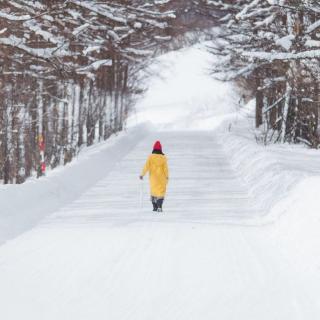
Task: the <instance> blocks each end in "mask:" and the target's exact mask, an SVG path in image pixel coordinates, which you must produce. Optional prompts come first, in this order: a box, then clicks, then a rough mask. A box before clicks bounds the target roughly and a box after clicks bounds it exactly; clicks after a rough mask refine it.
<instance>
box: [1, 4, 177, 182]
mask: <svg viewBox="0 0 320 320" xmlns="http://www.w3.org/2000/svg"><path fill="white" fill-rule="evenodd" d="M175 18H176V16H175V14H174V12H173V11H171V10H169V11H168V10H165V7H164V4H163V3H161V1H149V2H148V3H147V5H146V2H145V1H142V0H131V1H126V0H112V1H96V0H91V1H80V0H67V1H65V0H57V1H50V0H45V1H26V0H3V1H1V2H0V181H3V182H4V183H5V184H7V183H22V182H24V181H25V179H26V178H28V177H30V176H34V175H37V176H38V177H39V176H41V175H42V174H43V171H44V166H43V164H45V165H46V166H47V167H50V168H55V167H56V166H58V165H61V164H66V163H68V162H70V161H71V160H72V158H73V157H74V156H75V155H76V154H77V153H78V151H79V149H80V148H81V147H82V146H83V145H91V144H93V143H94V142H95V141H99V140H105V139H107V138H108V137H109V136H110V135H111V134H113V133H116V132H118V131H120V130H122V129H123V127H124V124H125V121H126V117H127V115H128V112H129V110H130V107H131V106H132V104H133V102H134V99H135V96H136V95H137V94H138V93H139V90H140V89H139V84H138V83H137V81H136V79H137V77H136V75H137V73H138V71H139V68H141V67H142V66H143V63H145V61H146V57H149V56H152V55H153V54H154V52H155V48H158V47H161V46H162V45H163V44H164V43H165V42H167V41H169V40H170V34H169V33H170V32H169V31H170V30H169V26H170V24H171V21H172V20H174V19H175ZM42 148H43V149H44V150H43V152H44V155H43V156H44V159H42V157H43V156H42V155H41V149H42Z"/></svg>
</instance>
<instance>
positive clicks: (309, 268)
mask: <svg viewBox="0 0 320 320" xmlns="http://www.w3.org/2000/svg"><path fill="white" fill-rule="evenodd" d="M210 59H211V58H210V56H209V55H208V54H207V53H205V52H204V51H202V50H200V49H197V48H191V49H187V50H182V51H179V52H173V53H170V54H167V55H165V56H163V57H162V58H161V59H160V62H161V64H160V65H156V66H153V67H152V68H154V69H153V70H152V68H151V72H157V73H158V77H154V78H152V79H148V81H149V83H150V91H149V92H148V93H147V95H146V96H145V98H144V99H143V100H142V101H140V102H139V104H138V105H137V112H136V114H135V115H133V116H132V117H131V119H129V126H130V129H129V130H128V132H127V133H123V134H122V135H120V136H119V137H114V138H113V140H111V141H109V142H107V143H104V144H102V145H99V146H95V147H93V148H91V149H89V150H87V151H86V153H84V154H83V155H80V157H79V159H78V160H77V161H76V162H75V163H73V164H72V165H70V166H68V167H66V168H63V169H61V170H59V171H56V172H52V173H51V174H50V176H48V177H47V178H45V179H42V180H40V181H30V182H28V183H26V184H25V185H23V186H9V187H7V186H6V187H1V193H0V199H1V203H2V206H1V207H2V208H5V209H4V211H3V212H1V215H0V226H1V229H0V233H1V238H0V239H1V240H2V241H4V240H6V239H8V238H12V237H13V236H16V235H17V234H18V233H21V232H22V231H25V230H27V229H29V231H27V232H24V233H23V234H21V235H20V236H17V237H16V238H15V239H13V240H10V241H7V242H6V243H5V244H4V245H2V246H1V247H0V284H1V285H0V317H1V319H5V320H18V319H19V320H20V319H32V320H38V319H39V320H40V319H41V320H51V319H55V320H56V319H61V320H70V319H71V320H73V319H77V320H81V319H83V320H87V319H110V320H123V319H128V320H129V319H130V320H135V319H136V320H149V319H154V320H158V319H161V320H163V319H168V320H171V319H177V320H178V319H179V320H180V319H181V320H182V319H183V320H189V319H190V320H191V319H192V320H194V319H219V320H220V319H221V320H233V319H234V320H242V319H244V320H256V319H259V320H264V319H265V320H278V319H281V320H284V319H288V320H296V319H297V320H298V319H303V320H309V319H310V320H314V319H318V318H319V316H320V298H319V295H318V291H319V289H320V272H319V268H320V256H319V254H318V252H319V249H320V240H319V236H318V234H319V230H320V215H319V212H320V210H319V209H320V205H319V201H318V198H317V194H318V190H319V187H320V161H318V158H319V154H318V152H317V151H314V150H308V149H306V148H304V147H301V146H288V145H284V146H279V145H278V146H269V147H267V148H266V147H264V146H259V145H257V144H256V142H255V140H254V137H253V119H252V103H251V104H248V106H247V107H246V108H244V107H243V108H241V111H240V112H236V111H237V110H239V106H238V100H239V99H238V97H237V95H236V93H235V90H234V88H232V86H231V85H229V84H223V83H217V82H216V81H214V80H212V79H211V78H210V77H209V76H208V75H207V74H206V71H207V67H208V65H209V61H210ZM146 121H148V122H150V123H151V124H150V125H148V126H147V125H143V123H144V122H146ZM156 139H160V140H161V141H162V143H163V146H164V152H165V153H166V154H167V155H168V159H169V166H170V184H169V190H168V196H167V199H166V201H165V206H164V207H165V213H164V214H154V213H152V212H151V211H150V207H151V205H150V203H149V201H148V190H147V182H146V181H144V182H143V183H140V181H139V180H138V179H137V177H138V175H139V173H140V170H141V168H142V165H143V163H144V161H145V159H146V157H147V155H148V153H149V152H150V149H151V147H152V144H153V142H154V140H156ZM13 199H14V202H13ZM141 200H142V201H141ZM2 210H3V209H2ZM30 221H31V222H30ZM37 221H38V223H37V225H36V226H35V224H36V222H37ZM31 227H33V228H32V229H30V228H31Z"/></svg>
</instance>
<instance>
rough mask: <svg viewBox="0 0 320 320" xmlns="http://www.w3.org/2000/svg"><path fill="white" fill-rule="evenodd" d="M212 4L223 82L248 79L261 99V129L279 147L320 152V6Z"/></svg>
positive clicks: (304, 0) (303, 2)
mask: <svg viewBox="0 0 320 320" xmlns="http://www.w3.org/2000/svg"><path fill="white" fill-rule="evenodd" d="M209 2H210V3H211V6H213V7H214V8H215V9H216V10H218V11H219V12H220V13H221V15H222V18H221V20H220V21H221V25H222V26H223V27H222V28H221V32H220V35H219V39H218V40H217V41H215V42H214V43H213V44H212V46H211V50H212V51H213V52H215V53H216V54H220V55H222V56H223V57H224V60H225V64H224V66H223V67H221V66H220V67H219V66H218V67H217V68H216V72H218V73H220V76H222V77H224V79H234V78H238V77H240V76H241V77H245V78H246V79H247V81H248V84H249V86H250V87H251V89H252V90H253V91H254V92H255V95H256V101H257V110H256V125H257V127H260V126H261V125H263V126H264V127H265V128H266V130H265V133H266V134H267V135H268V134H269V132H270V131H272V132H273V133H272V134H271V136H272V137H273V138H275V139H273V140H276V141H278V140H280V141H282V142H284V141H289V142H290V141H293V142H297V141H301V139H302V140H304V141H309V144H311V145H313V146H318V145H319V143H320V139H319V137H318V117H319V114H318V109H319V88H318V87H319V75H320V68H319V60H320V49H319V43H320V4H319V2H318V1H314V0H268V1H265V0H240V1H236V4H235V1H232V0H226V1H209ZM272 79H274V81H272ZM277 79H278V80H277ZM279 79H281V80H279ZM274 133H276V134H274Z"/></svg>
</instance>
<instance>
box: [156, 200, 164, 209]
mask: <svg viewBox="0 0 320 320" xmlns="http://www.w3.org/2000/svg"><path fill="white" fill-rule="evenodd" d="M163 200H164V199H158V200H157V206H158V208H159V209H161V210H162V205H163Z"/></svg>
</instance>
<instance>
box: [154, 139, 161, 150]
mask: <svg viewBox="0 0 320 320" xmlns="http://www.w3.org/2000/svg"><path fill="white" fill-rule="evenodd" d="M153 150H158V151H162V145H161V143H160V141H156V143H155V144H154V146H153Z"/></svg>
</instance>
